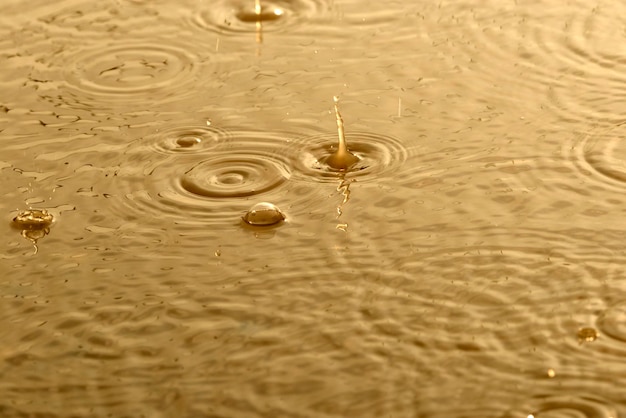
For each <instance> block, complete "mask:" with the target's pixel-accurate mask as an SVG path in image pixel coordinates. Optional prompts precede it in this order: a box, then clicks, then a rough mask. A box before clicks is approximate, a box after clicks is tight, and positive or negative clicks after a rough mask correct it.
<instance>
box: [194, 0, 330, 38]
mask: <svg viewBox="0 0 626 418" xmlns="http://www.w3.org/2000/svg"><path fill="white" fill-rule="evenodd" d="M327 9H329V5H328V4H327V3H326V1H325V0H269V1H261V12H260V14H258V15H257V14H256V13H255V9H254V2H253V1H238V2H235V4H233V2H232V1H228V0H218V1H216V2H212V3H211V6H210V7H209V8H207V9H205V10H202V11H200V12H199V13H198V14H197V15H195V16H194V17H193V23H194V24H195V25H197V26H199V27H200V28H203V29H208V30H211V31H214V32H218V33H223V34H238V33H254V32H256V31H257V30H259V28H257V22H261V23H262V24H263V26H262V30H263V32H273V31H281V30H285V29H286V28H288V27H290V26H292V25H296V24H298V22H300V21H303V20H307V19H309V18H313V17H317V16H319V15H321V14H323V13H324V12H325V11H326V10H327Z"/></svg>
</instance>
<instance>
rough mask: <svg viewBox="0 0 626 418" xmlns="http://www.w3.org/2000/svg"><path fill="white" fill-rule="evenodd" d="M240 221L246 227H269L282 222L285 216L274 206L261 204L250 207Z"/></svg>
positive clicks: (265, 203)
mask: <svg viewBox="0 0 626 418" xmlns="http://www.w3.org/2000/svg"><path fill="white" fill-rule="evenodd" d="M242 219H243V221H244V222H245V223H247V224H248V225H253V226H270V225H276V224H278V223H281V222H283V221H284V220H285V215H284V214H283V212H282V211H281V210H280V209H279V208H278V207H277V206H276V205H274V204H272V203H269V202H261V203H257V204H256V205H254V206H252V207H251V208H250V210H249V211H248V212H246V214H245V215H244V216H243V218H242Z"/></svg>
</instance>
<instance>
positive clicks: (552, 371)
mask: <svg viewBox="0 0 626 418" xmlns="http://www.w3.org/2000/svg"><path fill="white" fill-rule="evenodd" d="M554 376H556V372H555V371H554V369H552V368H550V369H548V377H554Z"/></svg>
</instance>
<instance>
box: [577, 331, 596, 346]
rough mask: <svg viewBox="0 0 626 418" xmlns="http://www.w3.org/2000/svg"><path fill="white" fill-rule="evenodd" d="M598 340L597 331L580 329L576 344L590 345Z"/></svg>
mask: <svg viewBox="0 0 626 418" xmlns="http://www.w3.org/2000/svg"><path fill="white" fill-rule="evenodd" d="M596 338H598V331H596V330H595V329H593V328H581V329H579V330H578V342H579V343H590V342H593V341H595V340H596Z"/></svg>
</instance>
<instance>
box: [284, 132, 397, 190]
mask: <svg viewBox="0 0 626 418" xmlns="http://www.w3.org/2000/svg"><path fill="white" fill-rule="evenodd" d="M346 141H347V143H348V148H349V150H350V152H351V153H353V154H354V155H356V156H357V157H359V158H360V161H358V162H357V163H356V164H355V165H354V166H352V167H351V168H350V169H349V170H348V171H347V172H344V171H338V170H335V169H333V168H331V167H329V166H328V165H326V164H324V163H323V161H324V160H325V159H326V158H327V157H328V156H329V155H331V154H333V153H334V152H335V151H336V146H337V135H336V134H323V135H317V136H313V137H307V138H303V139H301V140H298V141H296V144H297V146H298V151H296V152H294V154H295V155H296V157H295V165H296V168H297V169H298V171H299V172H300V173H301V174H303V175H304V176H306V177H307V178H309V179H313V180H316V181H321V182H336V181H337V179H338V177H339V176H346V177H350V178H357V179H358V180H359V181H367V180H372V181H375V180H379V179H380V178H381V177H382V176H386V175H389V174H390V173H391V172H393V171H394V170H396V169H398V168H399V167H401V166H402V164H403V163H404V162H405V161H406V160H407V158H408V156H409V153H408V151H407V149H406V148H405V147H404V145H403V144H402V143H401V142H400V141H399V140H398V139H396V138H393V137H390V136H385V135H379V134H372V133H368V132H351V133H349V134H347V135H346Z"/></svg>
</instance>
